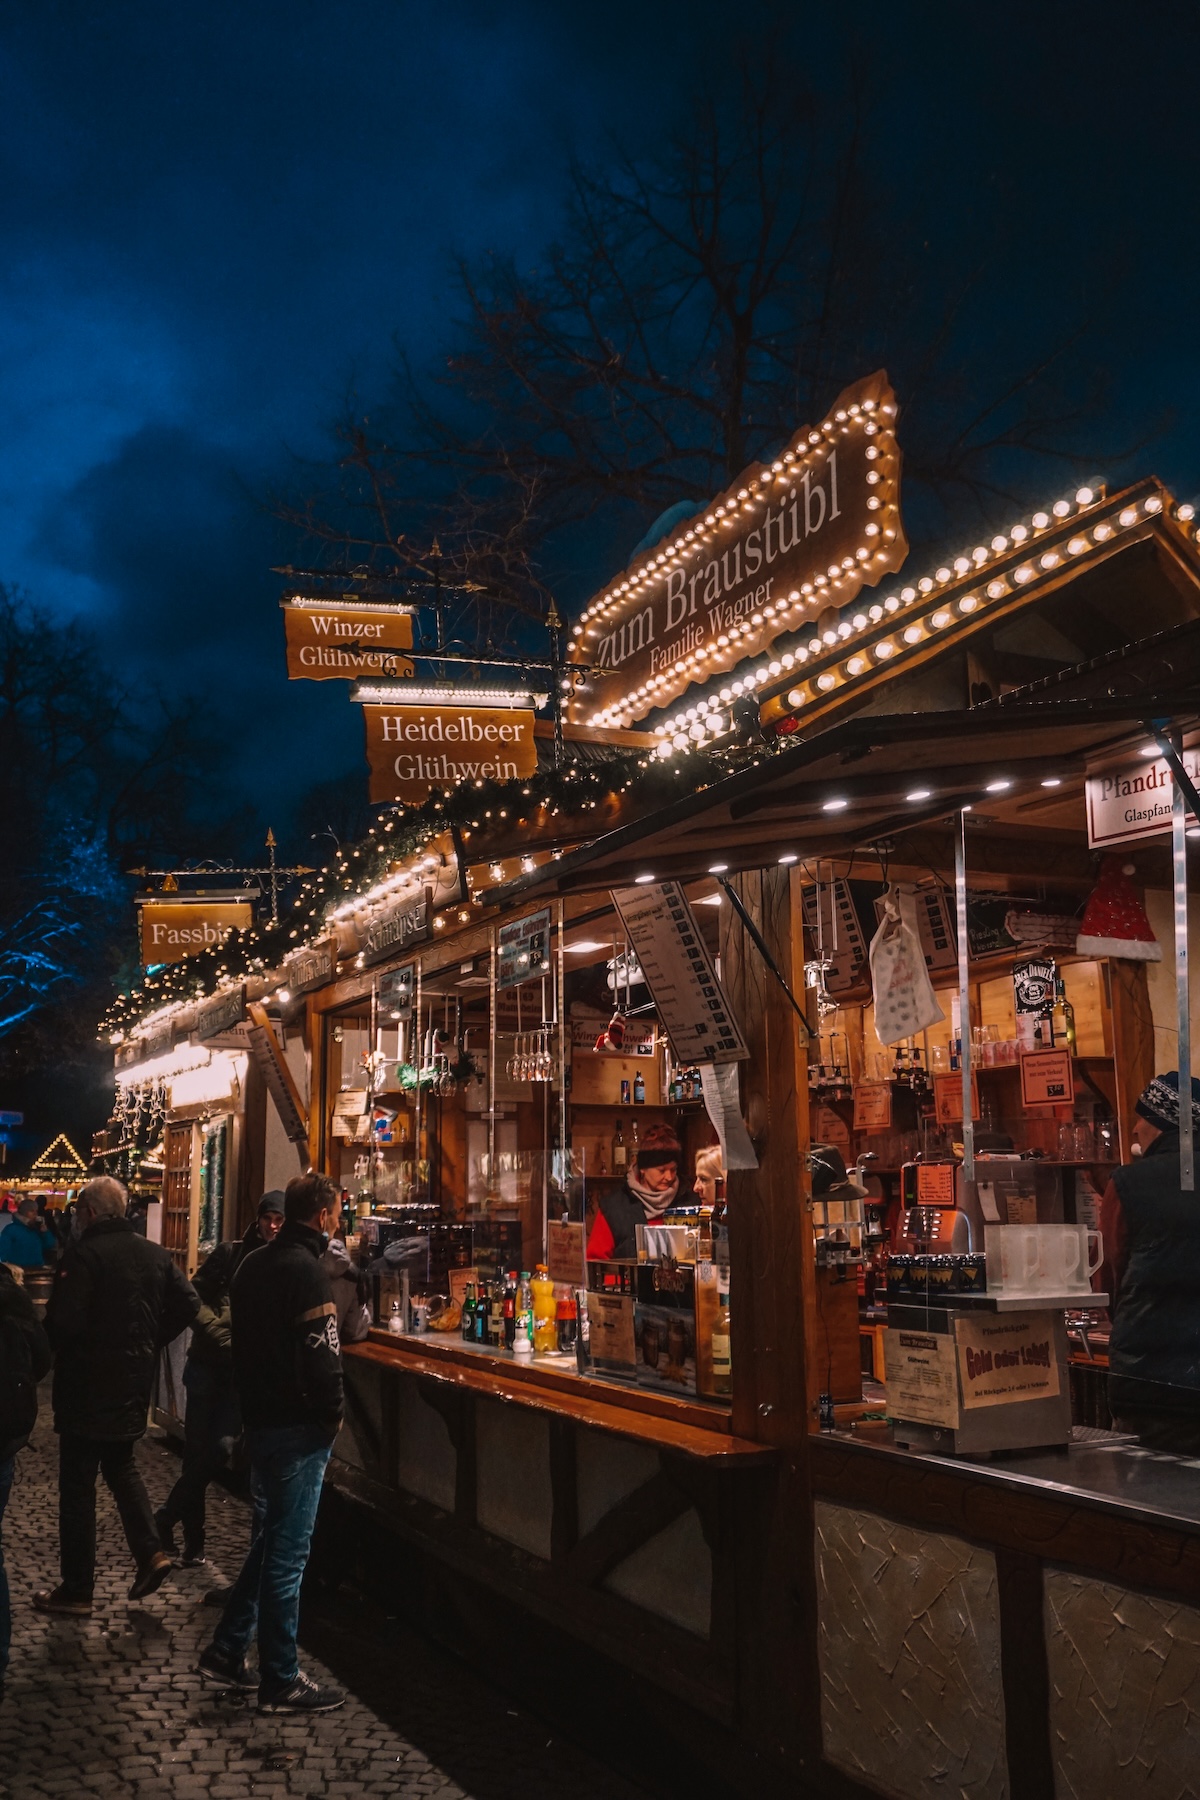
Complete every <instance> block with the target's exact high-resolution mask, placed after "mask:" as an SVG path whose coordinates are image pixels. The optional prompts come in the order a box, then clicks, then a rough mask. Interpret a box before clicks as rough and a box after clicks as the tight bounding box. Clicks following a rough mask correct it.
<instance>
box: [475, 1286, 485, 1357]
mask: <svg viewBox="0 0 1200 1800" xmlns="http://www.w3.org/2000/svg"><path fill="white" fill-rule="evenodd" d="M475 1342H476V1343H477V1344H486V1343H487V1342H488V1296H487V1289H486V1288H485V1287H484V1285H483V1283H482V1281H481V1282H480V1284H479V1286H478V1288H477V1289H476V1292H475Z"/></svg>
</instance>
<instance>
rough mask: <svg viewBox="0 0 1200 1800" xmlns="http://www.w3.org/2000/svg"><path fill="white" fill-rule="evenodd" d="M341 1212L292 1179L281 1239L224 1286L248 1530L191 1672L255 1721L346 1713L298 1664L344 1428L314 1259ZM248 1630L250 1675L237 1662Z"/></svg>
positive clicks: (306, 1181)
mask: <svg viewBox="0 0 1200 1800" xmlns="http://www.w3.org/2000/svg"><path fill="white" fill-rule="evenodd" d="M340 1210H341V1202H340V1200H339V1197H338V1190H337V1188H336V1187H335V1185H334V1183H333V1182H332V1181H330V1180H329V1179H328V1178H327V1177H326V1176H324V1175H298V1176H297V1177H296V1179H295V1180H294V1181H291V1182H289V1183H288V1187H287V1193H286V1196H285V1200H284V1226H283V1230H282V1231H281V1232H280V1233H279V1236H278V1237H277V1238H276V1239H275V1241H274V1243H272V1244H268V1245H267V1247H266V1248H265V1249H264V1250H260V1251H257V1252H256V1253H255V1255H253V1256H249V1257H247V1258H246V1259H245V1261H244V1262H243V1263H242V1266H241V1268H240V1269H239V1270H238V1272H237V1276H236V1278H235V1280H234V1283H233V1291H232V1303H233V1307H232V1310H233V1364H234V1372H235V1375H236V1378H237V1386H238V1396H239V1399H240V1400H241V1405H242V1417H243V1419H244V1420H245V1424H246V1435H247V1443H248V1445H249V1449H250V1487H251V1492H252V1493H253V1496H254V1525H253V1534H252V1537H251V1541H250V1552H249V1555H248V1556H247V1557H246V1561H245V1563H244V1564H243V1566H242V1571H241V1573H240V1575H239V1576H238V1578H237V1580H236V1581H235V1583H234V1585H233V1587H232V1588H231V1589H230V1592H229V1598H228V1600H227V1601H226V1603H225V1610H224V1612H223V1613H222V1615H221V1621H220V1623H219V1625H218V1626H217V1629H216V1631H215V1633H214V1634H213V1641H212V1643H211V1644H210V1645H209V1646H208V1648H207V1650H205V1652H204V1654H203V1655H202V1656H201V1658H200V1673H201V1674H202V1675H204V1676H205V1677H206V1678H207V1679H208V1680H210V1681H215V1682H217V1683H219V1684H221V1685H222V1686H234V1687H242V1688H253V1687H257V1688H258V1709H259V1711H260V1712H265V1713H300V1714H311V1713H321V1712H332V1711H333V1710H334V1709H335V1708H336V1707H338V1706H341V1705H342V1704H343V1703H344V1696H343V1695H341V1694H339V1693H338V1692H337V1691H336V1690H333V1689H329V1688H320V1687H318V1686H317V1684H316V1682H315V1681H311V1680H310V1679H309V1678H308V1676H307V1675H305V1674H304V1673H303V1671H302V1670H301V1668H300V1666H299V1663H298V1661H297V1657H296V1628H297V1625H298V1623H299V1616H300V1583H301V1580H302V1579H303V1576H304V1568H305V1564H306V1563H307V1561H308V1550H309V1544H310V1543H311V1541H312V1533H313V1526H314V1525H315V1523H316V1518H317V1507H318V1505H319V1503H320V1499H321V1483H322V1481H323V1479H324V1476H325V1467H326V1464H327V1463H328V1461H329V1456H330V1452H331V1450H332V1449H333V1440H334V1438H335V1437H336V1436H337V1434H338V1430H339V1428H340V1426H341V1422H342V1359H341V1346H340V1344H339V1342H338V1334H337V1310H336V1307H335V1305H334V1302H333V1299H332V1296H331V1294H330V1290H329V1279H328V1276H327V1275H326V1274H325V1273H324V1271H323V1270H322V1268H321V1260H320V1259H321V1255H322V1252H323V1251H324V1249H325V1245H326V1243H327V1242H328V1239H329V1235H330V1233H331V1232H333V1231H334V1230H335V1229H336V1227H337V1222H338V1214H339V1212H340ZM256 1629H257V1633H258V1654H259V1664H260V1673H259V1674H258V1675H257V1676H256V1675H254V1674H253V1673H252V1672H251V1671H250V1670H249V1668H248V1667H247V1662H246V1652H247V1650H248V1649H249V1647H250V1640H251V1638H252V1637H253V1636H254V1635H255V1630H256Z"/></svg>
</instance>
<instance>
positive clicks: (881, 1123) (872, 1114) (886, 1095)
mask: <svg viewBox="0 0 1200 1800" xmlns="http://www.w3.org/2000/svg"><path fill="white" fill-rule="evenodd" d="M891 1128H892V1089H891V1083H890V1082H887V1081H859V1082H856V1084H855V1088H854V1129H855V1131H890V1130H891Z"/></svg>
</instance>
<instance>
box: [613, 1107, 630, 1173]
mask: <svg viewBox="0 0 1200 1800" xmlns="http://www.w3.org/2000/svg"><path fill="white" fill-rule="evenodd" d="M612 1166H613V1174H614V1175H623V1174H624V1173H625V1169H626V1167H627V1162H626V1155H625V1133H624V1132H623V1131H622V1130H621V1121H620V1119H618V1120H617V1128H616V1130H615V1131H614V1132H613V1141H612Z"/></svg>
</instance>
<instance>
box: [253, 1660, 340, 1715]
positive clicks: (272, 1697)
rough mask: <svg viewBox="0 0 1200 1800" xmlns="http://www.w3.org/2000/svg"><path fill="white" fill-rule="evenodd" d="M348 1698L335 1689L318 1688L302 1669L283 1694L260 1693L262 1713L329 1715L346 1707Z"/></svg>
mask: <svg viewBox="0 0 1200 1800" xmlns="http://www.w3.org/2000/svg"><path fill="white" fill-rule="evenodd" d="M345 1704H346V1696H345V1694H343V1693H342V1692H341V1691H340V1690H339V1689H338V1688H335V1687H318V1686H317V1684H316V1682H315V1681H310V1680H309V1678H308V1676H307V1675H306V1674H305V1673H304V1670H303V1669H301V1670H300V1672H299V1674H298V1675H297V1676H296V1679H295V1681H293V1683H292V1685H291V1687H289V1688H284V1690H283V1692H282V1693H281V1694H264V1693H263V1691H262V1689H261V1688H260V1689H259V1693H258V1710H259V1712H260V1713H327V1712H336V1711H337V1709H338V1707H339V1706H345Z"/></svg>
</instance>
